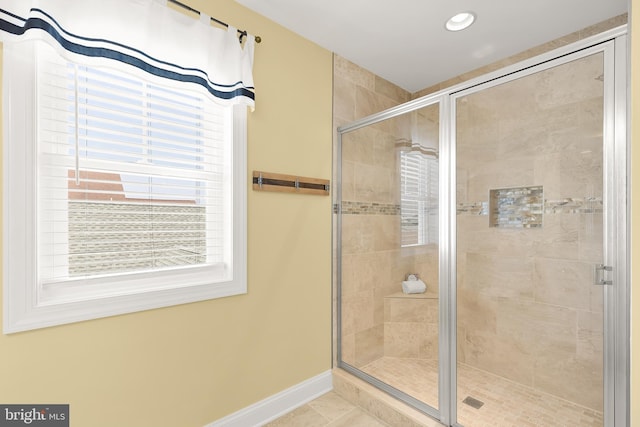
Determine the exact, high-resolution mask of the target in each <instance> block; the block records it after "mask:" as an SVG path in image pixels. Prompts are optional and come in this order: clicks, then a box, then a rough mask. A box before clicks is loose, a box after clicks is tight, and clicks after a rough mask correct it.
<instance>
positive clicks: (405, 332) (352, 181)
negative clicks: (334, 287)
mask: <svg viewBox="0 0 640 427" xmlns="http://www.w3.org/2000/svg"><path fill="white" fill-rule="evenodd" d="M439 116H440V104H439V103H435V104H431V105H428V106H425V107H423V108H420V109H418V110H414V111H411V112H408V113H405V114H400V115H397V116H394V117H391V118H388V119H385V120H381V121H377V122H375V123H372V124H370V125H368V126H364V127H361V128H359V129H356V130H353V131H350V132H347V133H344V134H343V135H342V137H341V152H340V156H341V179H340V184H339V185H340V188H339V197H340V199H339V201H340V206H341V211H340V227H339V228H340V240H339V242H340V251H341V256H340V261H339V263H340V272H339V274H340V281H339V283H340V289H339V292H340V299H339V300H340V307H339V309H340V319H341V321H340V325H341V331H340V337H341V339H340V342H339V349H340V350H339V352H340V359H341V366H342V367H344V368H345V369H348V370H351V371H352V372H357V373H358V374H359V375H361V376H365V377H366V378H368V379H370V380H371V381H372V382H375V383H376V384H377V385H379V386H380V387H382V388H385V389H386V390H388V391H391V392H392V393H393V394H394V395H396V397H399V398H400V399H402V400H405V401H408V402H410V403H412V404H413V405H414V406H417V407H419V408H422V409H423V410H425V411H426V412H432V413H435V412H434V410H433V409H431V408H436V409H437V408H438V383H439V381H438V377H439V374H438V372H439V366H438V329H439V326H438V325H439V308H438V304H439V302H438V295H439V289H438V286H439V274H438V266H439V255H438V251H439V244H438V233H439V227H438V222H439V214H438V195H439V191H438V186H439V176H438V175H439V150H440V136H439V135H440V120H439ZM429 407H431V408H429Z"/></svg>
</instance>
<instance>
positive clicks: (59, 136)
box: [3, 43, 246, 332]
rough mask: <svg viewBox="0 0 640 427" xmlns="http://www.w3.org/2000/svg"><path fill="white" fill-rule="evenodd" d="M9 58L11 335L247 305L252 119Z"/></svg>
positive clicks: (46, 49) (111, 75) (42, 50)
mask: <svg viewBox="0 0 640 427" xmlns="http://www.w3.org/2000/svg"><path fill="white" fill-rule="evenodd" d="M4 50H5V52H4V62H3V63H4V70H3V71H4V86H3V89H4V92H3V93H4V95H3V96H4V99H5V106H4V111H5V121H4V123H5V130H6V131H5V135H4V141H5V144H4V147H5V155H4V159H5V164H4V166H5V176H4V183H5V199H4V207H5V218H6V219H7V221H6V223H5V250H6V252H7V253H6V254H5V282H4V283H5V284H6V286H5V288H6V289H7V292H6V294H5V298H6V300H7V301H8V303H7V305H5V307H7V306H8V304H10V307H11V309H10V310H5V311H10V313H6V312H5V322H4V325H5V332H14V331H19V330H25V329H33V328H37V327H43V326H50V325H55V324H60V323H67V322H72V321H78V320H86V319H90V318H96V317H103V316H108V315H114V314H120V313H126V312H131V311H137V310H143V309H150V308H156V307H162V306H167V305H174V304H179V303H185V302H192V301H198V300H203V299H210V298H215V297H221V296H228V295H234V294H239V293H244V292H246V255H245V253H246V248H245V246H246V243H245V234H246V231H245V230H246V225H245V223H246V212H245V211H246V208H245V199H246V167H245V163H246V154H245V145H246V141H245V139H246V132H245V127H246V124H245V122H246V119H245V114H246V113H245V111H243V110H244V109H246V107H242V106H237V107H233V106H221V105H219V104H216V103H215V102H213V101H211V100H210V99H209V98H207V97H205V96H202V95H201V94H200V93H199V92H195V91H194V92H190V91H189V90H188V89H184V88H182V89H176V88H175V87H169V86H163V85H162V83H160V84H158V82H157V81H155V80H154V81H150V80H149V81H147V80H145V79H143V78H141V77H139V76H138V75H132V74H128V72H127V70H126V68H124V67H122V66H120V67H118V66H117V65H116V66H115V68H114V66H110V67H96V66H85V65H81V64H76V63H71V62H69V61H67V60H65V59H63V58H62V57H60V56H59V55H58V54H57V53H56V51H55V50H54V49H53V48H52V47H50V46H48V45H45V44H39V45H38V47H37V48H36V47H35V46H31V44H30V43H24V44H23V45H22V46H18V47H16V46H6V47H5V49H4ZM27 50H29V51H30V52H29V54H27ZM25 302H26V303H25Z"/></svg>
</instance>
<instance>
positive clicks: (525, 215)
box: [489, 186, 544, 228]
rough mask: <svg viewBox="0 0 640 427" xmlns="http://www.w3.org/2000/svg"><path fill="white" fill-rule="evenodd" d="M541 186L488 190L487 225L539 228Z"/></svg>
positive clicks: (540, 221) (540, 223) (541, 203)
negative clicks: (488, 214)
mask: <svg viewBox="0 0 640 427" xmlns="http://www.w3.org/2000/svg"><path fill="white" fill-rule="evenodd" d="M542 193H543V192H542V186H534V187H515V188H501V189H496V190H490V191H489V213H490V216H489V225H490V226H491V227H499V228H540V227H542V213H543V211H544V198H543V194H542Z"/></svg>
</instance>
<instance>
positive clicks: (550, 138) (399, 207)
mask: <svg viewBox="0 0 640 427" xmlns="http://www.w3.org/2000/svg"><path fill="white" fill-rule="evenodd" d="M625 58H626V37H625V35H624V29H617V30H612V31H610V32H608V33H605V34H602V35H600V36H598V37H597V38H592V39H587V40H585V41H583V42H581V43H580V44H576V45H573V46H571V47H567V48H564V49H562V50H557V51H554V52H551V53H549V54H546V55H544V56H542V57H538V58H535V59H534V60H529V61H527V62H525V63H521V64H518V65H516V66H512V67H510V68H508V69H505V70H503V71H501V72H498V73H494V74H492V75H488V76H485V77H484V78H480V79H476V80H473V81H470V82H468V83H466V84H461V85H459V86H456V87H453V88H450V89H447V90H443V91H441V92H438V93H436V94H433V95H430V96H427V97H424V98H420V99H417V100H415V101H411V102H409V103H406V104H403V105H401V106H399V107H396V108H392V109H390V110H385V111H383V112H381V113H379V114H375V115H373V116H369V117H367V118H364V119H362V120H359V121H357V122H354V123H351V124H349V125H346V126H342V127H341V128H339V129H338V148H339V152H338V159H337V165H336V166H337V173H338V185H337V189H336V191H335V196H336V207H337V212H336V221H335V226H336V235H337V245H336V247H337V248H336V261H337V262H336V278H337V281H338V287H337V288H338V304H337V306H338V313H337V314H338V316H337V317H338V327H337V329H338V365H339V366H340V367H341V368H343V369H346V370H348V371H349V372H351V373H353V374H354V375H356V376H358V377H360V378H362V379H364V380H366V381H368V382H369V383H371V384H373V385H375V386H377V387H378V388H380V389H382V390H384V391H386V392H388V393H390V394H392V395H393V396H395V397H396V398H398V399H400V400H402V401H404V402H406V403H407V404H409V405H411V406H413V407H415V408H417V409H419V410H421V411H423V412H425V413H427V414H429V415H431V416H433V417H435V418H437V419H439V420H440V421H441V422H443V423H444V424H446V425H464V426H468V427H472V426H484V425H492V426H500V425H544V426H553V425H575V426H582V425H589V426H607V427H612V426H624V425H626V420H627V419H628V415H627V414H628V392H627V387H628V384H627V381H628V379H627V378H628V347H627V344H626V342H627V338H628V327H629V324H628V309H627V299H628V298H627V293H628V285H627V274H626V271H627V265H626V259H627V250H626V223H627V218H626V195H627V188H626V179H627V178H626V152H627V148H626V124H625V123H626V122H625V117H626V103H625V96H626V89H625V88H626V77H625V70H626V62H625V61H626V60H625ZM409 276H411V279H413V278H417V279H418V281H415V280H414V281H413V282H409V285H411V284H415V283H419V281H421V282H424V283H425V284H426V291H422V289H418V292H415V293H413V292H411V293H407V292H406V290H407V289H404V292H403V282H405V281H407V280H408V279H409ZM405 285H406V284H405ZM407 286H408V285H407Z"/></svg>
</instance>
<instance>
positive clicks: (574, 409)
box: [453, 52, 604, 427]
mask: <svg viewBox="0 0 640 427" xmlns="http://www.w3.org/2000/svg"><path fill="white" fill-rule="evenodd" d="M603 60H604V54H603V53H602V52H600V53H595V54H592V55H590V56H586V57H582V58H579V59H575V60H572V61H570V62H565V63H563V64H561V65H557V66H554V67H551V68H547V69H545V70H542V71H538V72H535V73H533V74H528V75H526V76H523V77H517V76H515V78H514V77H511V78H509V79H508V80H505V81H504V82H494V83H493V84H492V85H491V86H488V87H487V88H480V89H479V90H475V91H469V93H468V94H465V95H461V96H459V97H457V98H455V101H454V102H455V110H456V115H455V120H456V130H455V138H456V148H455V156H456V182H457V194H456V199H457V200H456V206H457V214H456V234H457V239H456V262H457V267H456V282H457V284H456V301H457V309H456V313H457V344H456V346H457V347H456V348H457V350H456V351H457V364H456V371H457V385H456V386H457V402H456V403H453V404H455V405H457V406H456V408H457V410H456V412H457V421H458V423H460V424H462V425H464V426H466V427H473V426H484V425H492V426H501V425H503V426H512V425H519V426H525V425H544V426H561V425H570V426H585V425H589V426H602V425H603V410H604V409H603V401H604V399H603V390H604V386H603V376H604V375H603V358H604V356H603V348H604V346H603V342H604V338H603V335H604V334H603V330H604V328H603V293H604V292H603V289H604V287H603V286H599V285H595V284H594V276H597V277H596V278H597V279H598V280H599V279H602V278H603V277H604V275H603V272H602V271H599V272H597V273H598V274H594V272H595V267H596V265H598V264H602V263H603V246H604V245H603V121H604V120H603V117H604V116H603V114H604V113H603V111H604V110H603V106H604V96H603V94H604V66H603Z"/></svg>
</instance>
